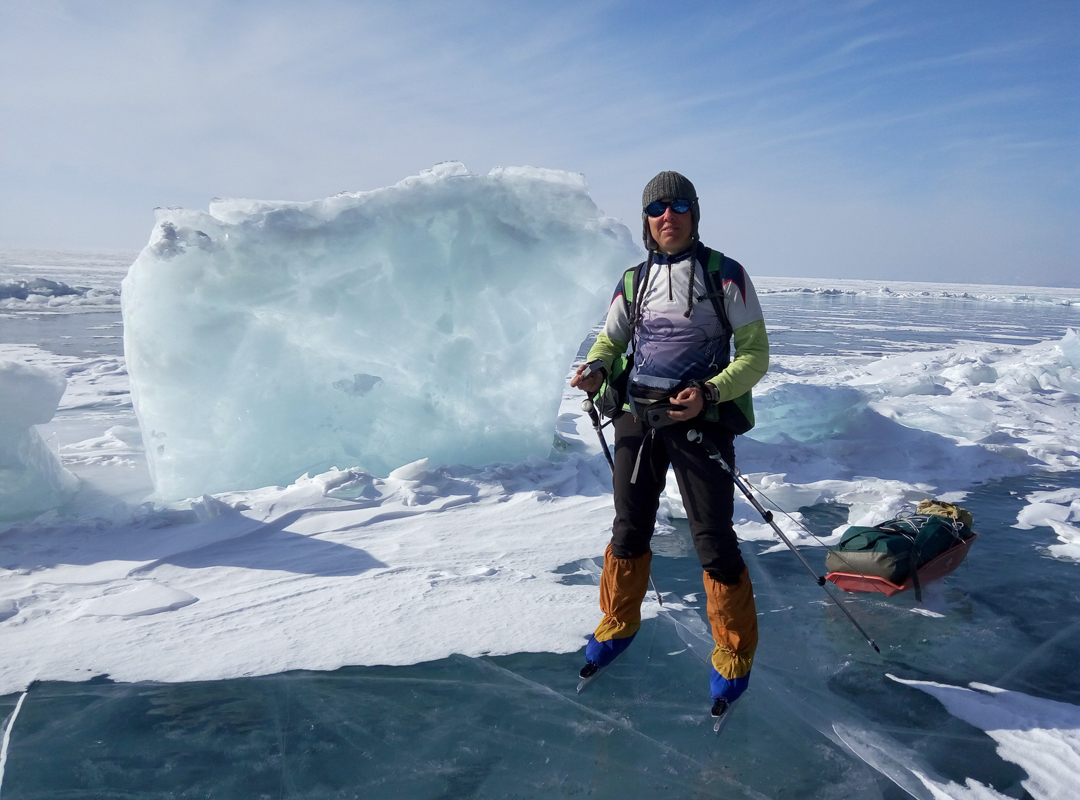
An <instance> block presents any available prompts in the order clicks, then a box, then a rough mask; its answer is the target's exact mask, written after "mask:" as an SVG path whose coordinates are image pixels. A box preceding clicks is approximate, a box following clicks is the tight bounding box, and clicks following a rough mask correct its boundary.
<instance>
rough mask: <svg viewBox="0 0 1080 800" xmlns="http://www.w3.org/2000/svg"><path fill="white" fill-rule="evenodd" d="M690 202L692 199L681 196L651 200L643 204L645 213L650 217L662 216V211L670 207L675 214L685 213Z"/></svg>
mask: <svg viewBox="0 0 1080 800" xmlns="http://www.w3.org/2000/svg"><path fill="white" fill-rule="evenodd" d="M692 204H693V201H691V200H686V199H684V198H682V197H679V198H676V199H675V200H653V201H652V202H651V203H649V204H648V205H647V206H645V213H646V214H648V215H649V216H650V217H662V216H664V212H665V211H667V210H668V209H669V208H670V209H671V210H672V211H674V212H675V213H676V214H685V213H686V212H687V211H689V210H690V206H691V205H692Z"/></svg>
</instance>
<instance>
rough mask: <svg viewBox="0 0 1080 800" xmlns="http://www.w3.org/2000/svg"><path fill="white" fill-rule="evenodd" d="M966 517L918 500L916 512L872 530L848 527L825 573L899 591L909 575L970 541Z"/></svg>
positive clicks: (832, 549) (959, 510) (948, 506)
mask: <svg viewBox="0 0 1080 800" xmlns="http://www.w3.org/2000/svg"><path fill="white" fill-rule="evenodd" d="M971 526H972V520H971V514H970V513H968V512H967V511H966V510H965V509H963V508H959V507H958V506H954V505H952V504H951V503H944V502H941V501H931V500H924V501H923V502H921V503H919V505H918V507H917V508H916V512H915V513H914V514H910V515H900V516H898V517H896V518H894V519H891V520H888V521H887V522H882V523H879V524H877V525H874V526H873V527H865V526H852V527H851V528H849V529H848V530H847V532H846V533H845V534H844V536H843V538H841V539H840V544H838V545H836V546H834V547H830V548H829V552H828V555H826V557H825V569H826V570H827V571H828V572H847V573H853V574H857V575H873V576H876V577H879V578H884V579H885V580H887V581H890V582H891V583H895V584H897V585H901V584H903V583H904V581H906V580H907V579H908V578H909V577H911V575H912V572H913V571H914V570H918V569H919V567H921V566H923V565H924V564H926V563H927V562H928V561H931V560H932V559H934V558H936V557H937V556H939V555H941V554H942V553H944V552H945V551H946V550H948V549H949V548H950V547H954V546H955V545H956V544H957V543H958V542H960V541H964V540H966V539H970V538H971V536H972V530H971Z"/></svg>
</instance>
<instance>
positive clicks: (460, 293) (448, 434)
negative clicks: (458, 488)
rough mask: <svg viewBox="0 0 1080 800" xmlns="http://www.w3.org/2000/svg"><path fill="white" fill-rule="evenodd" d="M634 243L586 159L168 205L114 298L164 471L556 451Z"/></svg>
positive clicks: (269, 473) (377, 463)
mask: <svg viewBox="0 0 1080 800" xmlns="http://www.w3.org/2000/svg"><path fill="white" fill-rule="evenodd" d="M639 258H640V255H639V251H638V249H637V247H636V245H635V243H634V241H633V238H632V236H631V235H630V232H629V231H628V230H627V229H626V227H624V226H623V225H622V224H620V223H618V222H617V221H615V220H613V219H610V218H607V217H605V216H603V214H602V213H601V212H600V210H599V209H598V208H597V207H596V205H595V203H593V201H592V199H591V198H590V197H589V194H588V191H587V189H586V186H585V182H584V180H583V178H582V177H581V176H580V175H575V174H570V173H566V172H559V171H554V170H541V169H533V168H528V167H520V168H499V169H495V170H492V171H491V173H489V174H488V175H474V174H471V173H469V172H468V170H466V169H465V167H464V166H463V165H461V164H458V163H448V164H441V165H438V166H436V167H435V168H434V169H431V170H427V171H425V172H423V173H421V174H420V175H417V176H413V177H410V178H407V179H405V180H403V181H402V182H401V183H398V184H397V185H395V186H390V187H387V188H384V189H377V190H375V191H370V192H361V193H356V194H342V195H338V196H335V197H330V198H327V199H325V200H317V201H313V202H305V203H294V202H260V201H252V200H219V201H214V202H213V203H211V205H210V209H209V212H208V213H207V212H202V211H191V210H184V209H175V208H173V209H161V210H159V211H158V212H157V224H156V226H155V228H154V232H153V235H152V237H151V241H150V243H149V244H148V245H147V246H146V248H145V249H144V250H143V251H142V253H141V254H140V255H139V257H138V259H137V260H136V261H135V263H134V264H133V265H132V267H131V270H130V272H129V274H128V276H127V278H126V279H125V280H124V283H123V296H122V306H123V313H124V325H125V332H124V344H125V351H126V353H127V359H128V370H129V372H130V375H131V383H132V396H133V399H134V403H135V410H136V412H137V414H138V417H139V422H140V425H141V427H142V431H143V439H144V441H145V444H146V453H147V457H148V459H149V462H150V469H151V472H152V475H153V478H154V485H155V487H156V490H157V492H158V494H159V495H161V496H162V497H163V498H179V497H185V496H193V495H199V494H203V493H207V492H215V491H224V490H231V489H242V488H253V487H258V486H264V485H272V484H285V483H289V482H291V481H292V480H294V479H295V478H296V477H297V476H299V475H301V474H303V473H304V472H313V471H321V470H325V469H327V468H329V467H332V466H338V467H346V466H360V467H363V468H364V469H366V470H368V471H370V472H373V473H376V474H381V475H386V474H387V473H388V472H389V471H390V470H392V469H394V468H395V467H397V466H399V465H402V464H405V463H408V462H411V461H414V460H416V459H419V458H422V457H427V458H429V459H430V460H431V461H432V462H441V463H465V464H480V463H487V462H491V461H497V460H511V461H517V460H521V459H524V458H526V457H528V456H529V455H532V454H537V455H547V454H548V453H549V452H550V448H551V443H552V437H553V433H554V427H555V417H556V414H557V410H558V406H559V401H560V397H561V395H562V392H563V388H564V384H565V377H566V372H567V369H568V368H569V366H570V363H571V361H572V360H573V358H574V355H575V352H576V349H577V348H578V346H579V345H580V343H581V341H582V339H583V338H584V337H585V336H586V334H587V333H588V330H589V328H590V326H592V325H594V324H596V323H597V322H598V321H599V320H600V319H601V317H602V315H603V312H604V309H605V307H606V305H607V302H608V300H609V299H610V292H611V290H612V288H613V287H614V285H615V283H616V282H617V280H618V277H619V275H620V274H621V272H622V270H624V269H626V268H627V267H629V266H632V265H633V264H634V263H635V260H637V259H639Z"/></svg>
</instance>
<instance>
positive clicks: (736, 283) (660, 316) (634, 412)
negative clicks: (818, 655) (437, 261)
mask: <svg viewBox="0 0 1080 800" xmlns="http://www.w3.org/2000/svg"><path fill="white" fill-rule="evenodd" d="M641 204H642V215H641V216H642V222H643V238H644V241H645V249H646V250H647V251H648V252H649V258H648V260H647V261H646V262H645V263H644V264H643V265H640V266H639V267H637V268H635V269H633V270H629V271H628V272H627V274H626V275H624V276H623V279H622V280H620V282H619V285H618V286H617V287H616V290H615V296H614V297H613V298H612V301H611V305H610V307H609V308H608V315H607V321H606V323H605V325H604V330H603V331H602V332H601V333H600V334H599V335H598V336H597V337H596V344H594V345H593V347H592V349H591V350H590V351H589V354H588V356H587V357H586V363H585V364H583V365H582V366H580V367H579V368H578V370H577V373H576V374H575V376H574V378H573V379H572V380H571V382H570V385H571V386H575V387H578V388H580V389H582V390H583V391H585V392H586V393H588V394H589V395H590V396H591V395H593V394H595V393H596V392H597V391H598V390H599V389H600V388H601V385H602V383H603V380H604V378H605V377H606V376H607V375H609V374H610V373H611V370H612V367H613V364H615V363H616V360H617V359H618V358H619V357H620V356H622V355H623V354H624V353H625V352H626V350H627V348H628V347H629V346H630V345H631V344H632V345H633V347H632V350H633V360H632V364H633V366H632V368H631V369H630V372H629V380H628V384H627V392H626V398H625V399H626V404H625V405H624V406H623V410H622V411H621V412H617V413H616V415H615V418H614V429H615V458H614V487H615V521H614V523H613V525H612V530H611V534H612V535H611V542H610V544H609V545H608V547H607V549H606V551H605V552H604V570H603V575H602V577H601V579H600V610H601V611H602V612H603V614H604V616H603V619H602V620H601V621H600V625H599V626H598V627H597V629H596V631H595V633H593V635H592V636H591V637H589V642H588V644H587V645H586V648H585V658H586V664H585V666H584V667H583V668H582V670H581V676H582V677H583V678H587V677H589V676H591V675H593V674H595V673H596V671H597V670H598V669H601V668H603V667H605V666H607V665H608V664H610V663H611V661H612V660H613V659H614V658H615V657H616V656H618V655H619V654H620V653H622V652H623V651H624V650H625V649H626V648H627V646H628V645H629V644H630V642H631V641H632V640H633V638H634V636H635V634H636V633H637V631H638V629H639V628H640V627H641V602H642V600H643V599H644V598H645V593H646V590H647V588H648V583H649V564H650V562H651V560H652V551H651V550H650V549H649V541H650V539H651V538H652V534H653V527H654V525H655V523H656V510H657V507H658V505H659V501H660V494H661V492H663V490H664V485H665V482H666V479H667V470H668V466H669V465H670V466H671V467H673V468H674V470H675V477H676V478H677V479H678V483H679V491H680V493H681V494H682V498H683V504H684V506H685V507H686V512H687V516H688V517H689V521H690V532H691V534H692V536H693V540H694V547H695V549H696V550H697V554H698V558H699V560H700V561H701V565H702V568H703V569H704V582H705V593H706V597H707V603H706V608H707V613H708V617H709V623H710V624H711V626H712V634H713V639H714V641H715V644H716V646H715V648H714V649H713V653H712V673H711V675H712V677H711V681H710V689H711V694H712V701H713V715H714V716H717V717H719V716H722V715H723V714H724V712H725V711H726V710H727V708H728V707H729V706H730V704H731V703H733V702H734V701H735V700H736V699H737V698H738V697H739V695H741V694H742V692H743V691H744V690H745V689H746V686H747V683H748V682H749V678H750V667H751V665H752V663H753V659H754V651H755V649H756V648H757V641H758V631H757V613H756V610H755V608H754V592H753V588H752V587H751V585H750V576H749V573H748V572H747V569H746V565H745V564H744V563H743V559H742V555H741V554H740V552H739V543H738V540H737V538H736V536H735V531H734V529H733V527H732V514H733V512H734V485H733V482H732V479H731V477H730V476H729V475H728V474H727V472H725V471H724V469H723V467H722V466H721V465H719V464H718V463H716V462H715V461H713V460H711V459H710V458H709V454H708V452H707V450H706V448H705V447H703V446H702V444H701V443H699V442H691V441H688V440H687V433H688V432H689V431H691V430H697V431H699V432H700V433H702V434H704V436H705V437H706V438H707V439H708V440H709V441H711V442H712V443H713V444H714V445H715V446H716V447H717V448H719V450H720V452H721V454H722V455H723V457H724V460H725V461H726V462H727V463H728V464H729V465H731V466H732V467H734V463H735V448H734V438H735V434H737V433H745V432H746V431H747V430H749V428H750V427H752V425H753V407H752V404H751V400H750V389H751V388H752V387H753V386H754V384H756V383H757V382H758V381H759V380H761V378H762V376H764V374H765V372H766V370H767V369H768V367H769V342H768V338H767V336H766V332H765V322H764V320H763V317H762V313H761V306H760V305H759V303H758V299H757V294H756V293H755V291H754V287H753V285H752V284H751V283H750V279H749V277H748V276H747V275H746V272H745V271H744V270H743V268H742V265H740V264H739V263H738V262H737V261H734V260H732V259H730V258H727V257H725V256H723V255H722V254H721V253H719V252H716V251H711V250H709V249H708V248H706V247H705V246H704V245H703V244H701V242H700V241H699V238H698V222H699V220H700V217H701V211H700V209H699V207H698V197H697V192H696V190H695V189H694V185H693V184H692V183H691V182H690V181H689V180H688V179H687V178H685V177H683V176H682V175H680V174H679V173H677V172H661V173H660V174H659V175H657V176H656V177H655V178H653V179H652V180H651V181H649V184H648V185H647V186H646V187H645V192H644V194H643V195H642V200H641ZM732 341H733V342H734V345H735V357H734V359H731V358H730V345H731V343H732ZM613 381H614V378H613Z"/></svg>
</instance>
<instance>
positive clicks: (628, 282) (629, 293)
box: [608, 267, 638, 303]
mask: <svg viewBox="0 0 1080 800" xmlns="http://www.w3.org/2000/svg"><path fill="white" fill-rule="evenodd" d="M637 271H638V268H637V267H630V269H628V270H627V271H626V272H624V273H623V276H622V291H623V298H624V299H625V300H626V302H627V303H633V302H634V276H635V275H637ZM608 285H609V286H610V284H608Z"/></svg>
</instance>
